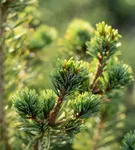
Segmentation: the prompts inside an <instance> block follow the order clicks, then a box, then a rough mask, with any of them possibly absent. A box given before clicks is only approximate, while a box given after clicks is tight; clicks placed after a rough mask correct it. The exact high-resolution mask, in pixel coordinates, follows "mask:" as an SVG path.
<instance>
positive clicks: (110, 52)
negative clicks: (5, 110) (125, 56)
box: [13, 22, 133, 150]
mask: <svg viewBox="0 0 135 150" xmlns="http://www.w3.org/2000/svg"><path fill="white" fill-rule="evenodd" d="M79 36H80V34H79ZM120 38H121V35H119V33H118V30H115V29H113V28H112V27H111V26H108V25H107V24H105V23H104V22H101V23H99V24H97V29H96V30H95V32H94V34H93V36H92V38H91V40H90V42H87V47H88V53H89V54H90V57H91V59H90V60H91V63H90V67H88V64H89V63H84V62H82V61H77V62H76V61H74V60H73V59H69V60H64V61H62V60H58V62H57V65H56V67H55V69H54V70H53V72H52V76H51V79H52V83H53V85H54V91H52V90H46V91H43V92H41V93H40V94H39V93H36V91H35V90H31V89H28V88H25V89H23V90H21V91H20V92H18V93H17V94H16V95H15V96H14V98H13V103H14V107H15V110H16V112H17V113H18V114H19V116H20V117H21V121H20V125H19V128H21V130H23V131H24V134H25V139H26V142H25V143H26V145H27V146H26V149H32V148H33V149H50V148H52V147H53V146H54V145H56V144H57V145H59V146H60V145H62V144H65V143H66V142H72V139H73V138H74V136H75V135H76V134H77V133H79V132H81V129H82V128H83V125H84V123H85V121H86V120H87V119H88V118H90V117H91V115H93V114H95V112H97V111H98V110H99V108H100V105H101V104H102V105H101V106H102V107H101V113H99V114H96V115H95V118H94V120H93V121H94V123H95V125H97V127H96V129H97V131H96V133H93V137H92V138H93V143H92V144H93V145H92V149H94V150H96V149H99V148H100V147H101V145H100V141H102V140H101V137H100V131H101V130H102V127H103V129H106V128H107V127H106V128H105V126H104V125H105V124H106V123H107V122H106V118H108V117H110V116H109V115H110V113H112V112H113V113H114V114H115V113H116V111H117V110H119V108H115V109H113V107H114V105H113V107H111V106H109V105H107V104H106V102H108V101H107V100H106V99H105V98H106V97H107V94H109V93H110V92H111V93H112V92H114V91H115V90H117V89H123V88H124V87H125V85H127V84H129V83H130V82H131V81H133V75H132V74H133V73H132V69H131V67H129V66H128V65H125V64H123V62H120V61H119V60H118V58H117V55H118V53H119V51H118V47H119V46H120V42H119V39H120ZM77 39H78V38H77ZM80 50H81V49H80ZM75 51H76V50H75ZM94 64H97V69H95V68H94V67H95V66H96V65H94ZM92 65H93V66H92ZM114 104H116V103H114ZM108 107H110V108H111V109H109V110H108ZM111 110H112V112H111ZM110 118H111V117H110ZM97 119H98V120H100V121H99V123H98V122H95V121H96V120H97ZM104 119H105V120H104ZM104 121H105V122H104ZM102 125H103V126H102ZM110 125H112V124H110ZM108 128H109V127H108ZM91 130H92V131H94V127H93V128H91ZM26 131H27V132H26ZM94 143H95V144H94ZM108 143H109V142H108ZM104 144H105V143H104Z"/></svg>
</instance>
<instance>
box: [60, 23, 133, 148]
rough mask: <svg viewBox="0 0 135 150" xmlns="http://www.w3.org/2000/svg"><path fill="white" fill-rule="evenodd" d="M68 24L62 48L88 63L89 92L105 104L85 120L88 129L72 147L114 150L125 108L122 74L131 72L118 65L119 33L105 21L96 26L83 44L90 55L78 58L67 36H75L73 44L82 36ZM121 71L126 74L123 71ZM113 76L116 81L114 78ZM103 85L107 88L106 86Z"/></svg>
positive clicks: (124, 77)
mask: <svg viewBox="0 0 135 150" xmlns="http://www.w3.org/2000/svg"><path fill="white" fill-rule="evenodd" d="M82 23H83V25H82V26H85V25H86V22H83V21H82ZM87 24H88V23H87ZM71 25H72V28H71V26H70V25H69V27H68V28H67V31H68V32H67V31H66V33H65V35H64V39H63V40H61V41H62V45H63V46H64V47H65V48H66V49H67V50H69V51H72V53H73V54H74V55H76V56H77V59H78V58H79V59H83V60H85V61H87V62H88V63H89V66H90V67H89V68H90V71H91V74H90V78H91V79H93V80H91V85H90V89H91V90H92V92H93V93H94V94H100V95H102V97H103V103H104V104H103V105H102V108H101V112H100V114H99V115H98V116H97V117H95V118H94V119H93V120H92V119H90V120H89V121H87V123H86V126H87V128H86V129H85V130H84V131H83V132H82V134H80V136H77V138H76V140H75V144H74V145H73V147H74V148H75V149H79V150H80V149H84V147H83V145H84V144H85V145H86V147H85V148H86V149H90V148H91V149H99V148H101V149H102V148H104V149H105V148H106V149H108V148H110V147H111V146H112V145H113V147H112V148H114V146H116V147H119V145H118V144H117V141H119V138H120V136H121V135H120V133H121V131H122V129H123V128H124V118H125V117H124V116H125V114H124V109H123V108H124V106H123V105H122V102H121V99H122V95H123V93H124V92H123V90H124V86H125V85H127V84H128V82H126V74H125V73H129V74H130V73H131V72H132V71H131V68H130V67H128V66H127V65H125V64H123V62H120V61H119V60H118V57H117V56H118V55H119V53H120V52H119V50H118V48H119V46H120V45H121V43H120V42H119V39H120V38H121V35H119V33H118V30H115V29H113V28H112V27H111V26H108V25H107V24H105V23H104V22H102V23H99V24H97V26H96V30H95V31H94V32H93V31H91V37H89V40H90V42H88V39H86V40H85V41H84V44H85V46H86V48H87V47H88V51H86V53H89V54H90V55H89V56H88V55H86V53H84V54H83V57H81V56H82V53H81V52H80V53H79V54H80V57H78V53H76V49H75V48H74V49H73V48H72V49H71V47H73V46H74V44H73V42H72V40H71V42H69V40H68V39H67V38H66V37H72V35H76V36H74V40H73V41H77V39H82V37H83V36H82V37H81V35H79V34H76V33H78V32H79V33H80V32H83V29H82V28H80V27H78V28H77V29H76V26H77V25H76V24H75V23H74V21H73V22H72V23H71ZM73 26H74V27H73ZM88 29H89V28H88V26H87V29H85V30H88ZM76 30H77V31H76ZM93 30H94V29H93ZM66 43H68V44H66ZM80 44H81V43H79V42H78V46H79V45H80ZM80 47H81V46H80ZM80 50H81V51H82V52H83V49H82V48H80ZM76 56H75V58H76ZM96 66H97V69H96ZM122 68H123V69H122ZM126 68H127V69H126ZM122 70H123V71H122ZM124 70H129V71H127V72H126V71H124ZM121 71H122V72H123V73H122V72H121ZM116 72H117V73H118V74H119V73H120V72H121V73H120V74H121V75H120V74H119V75H120V76H121V79H122V82H123V81H124V80H125V81H124V82H125V83H124V82H123V83H122V84H121V83H120V82H119V81H120V80H119V79H120V78H119V77H120V76H119V75H118V76H119V77H118V76H117V75H116V74H117V73H116ZM114 74H115V75H114ZM131 74H132V73H131ZM122 75H123V76H122ZM116 76H117V77H116ZM127 76H128V79H129V80H130V79H131V80H132V75H131V76H130V75H127ZM114 77H116V78H115V79H114ZM130 77H131V78H130ZM118 78H119V79H118ZM131 80H130V81H131ZM130 81H129V82H130ZM110 82H111V83H110ZM106 83H107V84H108V85H106ZM109 84H110V85H109ZM116 131H117V132H116ZM113 132H116V133H117V134H113ZM84 135H85V136H86V137H87V138H84V139H82V136H84ZM90 141H91V142H90ZM94 143H95V144H94Z"/></svg>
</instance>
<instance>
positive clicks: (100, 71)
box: [90, 53, 103, 93]
mask: <svg viewBox="0 0 135 150" xmlns="http://www.w3.org/2000/svg"><path fill="white" fill-rule="evenodd" d="M98 60H99V63H98V67H97V71H96V74H95V77H94V80H93V81H92V84H91V85H90V89H91V90H92V93H93V92H94V90H95V88H96V85H95V84H96V81H97V79H98V78H99V77H100V76H101V74H102V72H103V70H102V60H103V58H102V56H101V54H100V53H99V54H98Z"/></svg>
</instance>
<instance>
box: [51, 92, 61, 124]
mask: <svg viewBox="0 0 135 150" xmlns="http://www.w3.org/2000/svg"><path fill="white" fill-rule="evenodd" d="M61 93H62V92H61ZM61 93H60V96H59V97H58V100H57V104H56V106H55V107H54V110H53V111H52V112H51V113H50V114H49V118H48V124H49V125H50V126H57V125H58V124H59V123H56V118H57V116H58V113H59V110H60V108H61V104H62V100H63V95H62V94H61Z"/></svg>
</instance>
